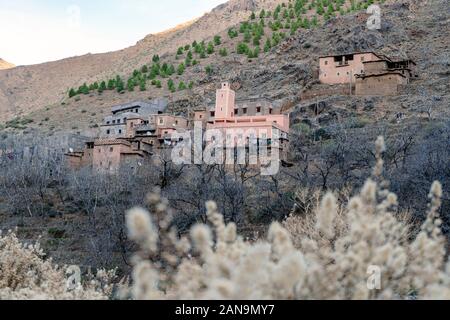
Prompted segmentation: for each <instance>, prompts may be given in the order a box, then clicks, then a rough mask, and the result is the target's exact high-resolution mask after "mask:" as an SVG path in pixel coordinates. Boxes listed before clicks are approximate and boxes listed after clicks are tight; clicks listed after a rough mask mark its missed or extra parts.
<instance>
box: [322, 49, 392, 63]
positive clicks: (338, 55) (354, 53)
mask: <svg viewBox="0 0 450 320" xmlns="http://www.w3.org/2000/svg"><path fill="white" fill-rule="evenodd" d="M365 53H372V54H374V55H376V56H377V57H378V58H380V59H382V60H384V59H387V60H388V61H391V60H390V59H389V58H388V57H386V56H383V55H381V54H378V53H376V52H374V51H361V52H351V53H343V54H330V55H326V56H319V59H322V58H331V57H343V56H349V55H358V54H365Z"/></svg>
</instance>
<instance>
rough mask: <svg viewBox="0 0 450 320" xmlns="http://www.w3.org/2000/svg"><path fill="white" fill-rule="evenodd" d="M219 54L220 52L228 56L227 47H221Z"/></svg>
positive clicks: (223, 55)
mask: <svg viewBox="0 0 450 320" xmlns="http://www.w3.org/2000/svg"><path fill="white" fill-rule="evenodd" d="M219 54H220V55H221V56H222V57H226V56H227V55H228V52H227V49H226V48H222V49H220V51H219Z"/></svg>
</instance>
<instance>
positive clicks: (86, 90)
mask: <svg viewBox="0 0 450 320" xmlns="http://www.w3.org/2000/svg"><path fill="white" fill-rule="evenodd" d="M79 93H82V94H89V87H88V86H87V84H86V83H84V84H83V85H82V86H81V87H80V88H79Z"/></svg>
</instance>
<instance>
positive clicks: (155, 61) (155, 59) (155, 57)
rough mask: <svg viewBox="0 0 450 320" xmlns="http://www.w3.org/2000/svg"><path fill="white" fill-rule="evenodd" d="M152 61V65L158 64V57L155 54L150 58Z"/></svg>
mask: <svg viewBox="0 0 450 320" xmlns="http://www.w3.org/2000/svg"><path fill="white" fill-rule="evenodd" d="M152 61H153V62H154V63H158V62H159V55H157V54H155V55H154V56H153V58H152Z"/></svg>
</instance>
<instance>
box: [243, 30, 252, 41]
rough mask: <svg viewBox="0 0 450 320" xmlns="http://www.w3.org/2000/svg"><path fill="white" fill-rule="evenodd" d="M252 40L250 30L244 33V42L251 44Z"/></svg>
mask: <svg viewBox="0 0 450 320" xmlns="http://www.w3.org/2000/svg"><path fill="white" fill-rule="evenodd" d="M251 39H252V35H251V33H250V31H249V30H248V29H247V30H245V33H244V42H247V43H249V42H250V40H251Z"/></svg>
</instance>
